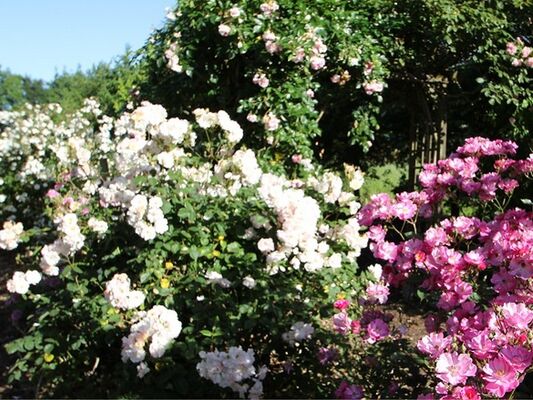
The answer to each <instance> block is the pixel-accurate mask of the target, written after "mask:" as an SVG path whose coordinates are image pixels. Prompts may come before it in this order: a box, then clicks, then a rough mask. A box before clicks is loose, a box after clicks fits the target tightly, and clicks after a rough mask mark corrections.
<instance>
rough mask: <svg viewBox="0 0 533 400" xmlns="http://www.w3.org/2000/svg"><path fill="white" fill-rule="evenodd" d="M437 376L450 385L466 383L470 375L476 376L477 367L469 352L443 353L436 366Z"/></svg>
mask: <svg viewBox="0 0 533 400" xmlns="http://www.w3.org/2000/svg"><path fill="white" fill-rule="evenodd" d="M435 372H436V373H437V378H439V379H440V380H441V381H443V382H446V383H449V384H450V385H453V386H456V385H464V384H465V382H466V380H467V379H468V377H470V376H475V375H476V372H477V367H476V366H475V365H474V363H473V362H472V359H471V358H470V356H469V355H468V354H458V353H457V352H455V351H454V352H453V353H443V354H441V355H440V356H439V357H438V359H437V365H436V367H435Z"/></svg>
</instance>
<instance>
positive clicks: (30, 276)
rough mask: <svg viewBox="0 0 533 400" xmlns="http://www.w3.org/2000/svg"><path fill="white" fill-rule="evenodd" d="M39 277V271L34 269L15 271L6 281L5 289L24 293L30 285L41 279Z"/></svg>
mask: <svg viewBox="0 0 533 400" xmlns="http://www.w3.org/2000/svg"><path fill="white" fill-rule="evenodd" d="M41 277H42V275H41V273H40V272H39V271H36V270H29V271H26V272H21V271H16V272H15V273H14V274H13V277H12V278H11V279H10V280H8V281H7V290H8V291H9V292H10V293H18V294H25V293H27V292H28V290H29V288H30V286H31V285H36V284H38V283H39V282H40V281H41Z"/></svg>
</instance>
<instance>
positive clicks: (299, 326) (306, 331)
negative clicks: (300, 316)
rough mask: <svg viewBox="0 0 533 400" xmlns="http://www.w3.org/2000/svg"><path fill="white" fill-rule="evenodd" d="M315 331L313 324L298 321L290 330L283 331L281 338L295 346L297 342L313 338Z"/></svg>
mask: <svg viewBox="0 0 533 400" xmlns="http://www.w3.org/2000/svg"><path fill="white" fill-rule="evenodd" d="M314 332H315V328H313V325H311V324H308V323H305V322H302V321H298V322H296V323H294V324H293V325H292V326H291V329H290V330H289V331H288V332H285V333H283V334H282V335H281V338H282V339H283V340H284V341H286V342H287V343H289V345H291V346H294V345H295V344H296V343H297V342H301V341H303V340H308V339H311V337H312V336H313V333H314Z"/></svg>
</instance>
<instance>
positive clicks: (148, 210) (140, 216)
mask: <svg viewBox="0 0 533 400" xmlns="http://www.w3.org/2000/svg"><path fill="white" fill-rule="evenodd" d="M162 206H163V200H161V198H160V197H158V196H153V197H150V199H148V198H147V197H146V196H144V195H142V194H138V195H136V196H135V197H133V199H131V202H130V207H129V208H128V223H129V224H130V225H131V226H133V228H135V233H137V235H139V236H140V237H142V238H143V239H144V240H152V239H154V238H155V237H156V235H157V234H163V233H165V232H166V231H167V230H168V221H167V219H166V218H165V216H164V215H163V211H162V210H161V207H162Z"/></svg>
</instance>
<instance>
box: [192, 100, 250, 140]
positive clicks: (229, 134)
mask: <svg viewBox="0 0 533 400" xmlns="http://www.w3.org/2000/svg"><path fill="white" fill-rule="evenodd" d="M193 114H194V116H195V117H196V122H197V123H198V125H200V127H201V128H202V129H210V128H213V127H215V126H217V125H218V126H220V128H222V130H223V131H224V133H225V138H226V140H227V141H228V142H229V143H231V144H235V143H238V142H240V140H241V139H242V137H243V131H242V128H241V127H240V125H239V124H238V123H237V122H236V121H233V120H232V119H231V118H230V116H229V115H228V113H227V112H226V111H222V110H221V111H218V112H216V113H214V112H211V111H209V110H208V109H206V108H197V109H195V110H194V111H193Z"/></svg>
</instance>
